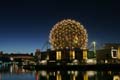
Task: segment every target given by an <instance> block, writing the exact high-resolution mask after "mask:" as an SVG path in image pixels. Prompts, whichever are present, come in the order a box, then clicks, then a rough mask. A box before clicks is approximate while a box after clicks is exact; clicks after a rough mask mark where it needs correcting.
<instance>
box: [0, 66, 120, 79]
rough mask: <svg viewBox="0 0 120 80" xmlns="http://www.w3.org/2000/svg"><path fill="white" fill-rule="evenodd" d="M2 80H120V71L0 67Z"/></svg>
mask: <svg viewBox="0 0 120 80" xmlns="http://www.w3.org/2000/svg"><path fill="white" fill-rule="evenodd" d="M0 80H120V71H52V70H51V71H45V70H41V71H29V70H25V69H23V68H22V67H18V66H17V65H14V66H10V67H0Z"/></svg>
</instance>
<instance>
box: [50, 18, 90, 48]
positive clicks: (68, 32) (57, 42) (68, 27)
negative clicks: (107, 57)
mask: <svg viewBox="0 0 120 80" xmlns="http://www.w3.org/2000/svg"><path fill="white" fill-rule="evenodd" d="M87 38H88V36H87V31H86V29H85V28H84V27H83V25H81V24H80V23H79V22H77V21H75V20H71V19H65V20H62V21H60V22H58V23H57V24H55V25H54V26H53V28H52V30H51V31H50V35H49V42H50V44H51V47H52V49H63V48H70V49H71V48H80V49H86V47H87V42H88V39H87Z"/></svg>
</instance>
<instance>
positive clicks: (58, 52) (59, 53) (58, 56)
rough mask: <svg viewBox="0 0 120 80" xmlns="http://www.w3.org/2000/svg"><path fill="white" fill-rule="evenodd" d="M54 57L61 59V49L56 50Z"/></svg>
mask: <svg viewBox="0 0 120 80" xmlns="http://www.w3.org/2000/svg"><path fill="white" fill-rule="evenodd" d="M56 59H57V60H61V51H57V52H56Z"/></svg>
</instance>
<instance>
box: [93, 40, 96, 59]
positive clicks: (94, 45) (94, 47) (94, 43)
mask: <svg viewBox="0 0 120 80" xmlns="http://www.w3.org/2000/svg"><path fill="white" fill-rule="evenodd" d="M92 43H93V52H94V57H96V42H95V41H93V42H92Z"/></svg>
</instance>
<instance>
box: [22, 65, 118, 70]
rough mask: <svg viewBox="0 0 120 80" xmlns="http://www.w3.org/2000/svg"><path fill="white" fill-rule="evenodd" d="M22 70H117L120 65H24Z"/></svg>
mask: <svg viewBox="0 0 120 80" xmlns="http://www.w3.org/2000/svg"><path fill="white" fill-rule="evenodd" d="M23 68H24V69H30V70H33V69H35V70H119V71H120V64H96V65H25V66H24V67H23Z"/></svg>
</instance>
